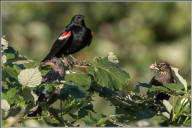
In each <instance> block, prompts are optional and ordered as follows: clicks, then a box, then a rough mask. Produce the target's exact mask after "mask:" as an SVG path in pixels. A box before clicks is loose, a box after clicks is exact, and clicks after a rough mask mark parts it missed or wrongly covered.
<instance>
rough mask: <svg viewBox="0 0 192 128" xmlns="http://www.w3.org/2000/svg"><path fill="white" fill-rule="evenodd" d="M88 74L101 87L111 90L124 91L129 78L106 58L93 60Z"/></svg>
mask: <svg viewBox="0 0 192 128" xmlns="http://www.w3.org/2000/svg"><path fill="white" fill-rule="evenodd" d="M88 72H89V73H90V74H92V75H93V76H94V78H95V80H96V81H97V82H98V83H99V84H100V85H102V86H104V87H108V88H111V89H112V90H124V89H127V88H128V84H129V80H130V76H129V74H128V73H127V72H125V71H123V70H121V69H120V68H119V67H118V66H117V65H115V64H114V63H112V62H110V61H108V59H107V58H95V59H94V60H93V62H92V65H91V66H89V67H88Z"/></svg>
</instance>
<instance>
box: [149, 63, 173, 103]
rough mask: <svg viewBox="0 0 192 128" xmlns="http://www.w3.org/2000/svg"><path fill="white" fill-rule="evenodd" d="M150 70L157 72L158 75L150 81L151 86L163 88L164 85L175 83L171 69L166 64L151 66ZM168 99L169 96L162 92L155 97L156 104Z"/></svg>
mask: <svg viewBox="0 0 192 128" xmlns="http://www.w3.org/2000/svg"><path fill="white" fill-rule="evenodd" d="M150 69H152V70H158V73H157V74H156V75H155V76H154V77H153V78H152V80H151V81H150V84H151V85H157V86H164V87H166V86H165V84H166V83H176V80H175V78H174V77H173V73H172V70H171V67H170V65H169V64H168V63H167V62H162V63H158V64H156V63H155V64H152V65H151V66H150ZM169 98H170V96H169V95H167V94H165V93H163V92H162V93H159V94H158V95H157V96H156V102H159V101H160V100H163V99H166V100H168V99H169Z"/></svg>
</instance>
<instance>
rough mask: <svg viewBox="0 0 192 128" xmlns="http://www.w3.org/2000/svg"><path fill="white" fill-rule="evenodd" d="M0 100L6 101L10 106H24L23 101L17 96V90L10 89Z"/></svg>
mask: <svg viewBox="0 0 192 128" xmlns="http://www.w3.org/2000/svg"><path fill="white" fill-rule="evenodd" d="M2 98H3V99H6V100H7V101H8V103H9V104H10V105H12V104H15V105H22V106H23V105H25V100H24V99H23V97H21V96H20V95H19V90H18V89H16V88H10V89H9V90H8V91H7V92H6V93H3V94H2Z"/></svg>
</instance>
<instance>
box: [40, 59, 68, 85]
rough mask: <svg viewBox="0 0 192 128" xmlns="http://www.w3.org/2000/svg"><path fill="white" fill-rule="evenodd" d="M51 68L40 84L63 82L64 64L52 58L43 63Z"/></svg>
mask: <svg viewBox="0 0 192 128" xmlns="http://www.w3.org/2000/svg"><path fill="white" fill-rule="evenodd" d="M44 64H45V65H49V66H51V67H52V70H51V71H49V72H48V73H47V74H46V75H45V76H44V77H43V79H42V83H45V82H52V81H54V80H59V81H61V80H64V77H65V67H64V63H63V62H62V61H61V60H60V59H59V58H56V57H53V58H52V59H51V60H48V61H46V62H45V63H44Z"/></svg>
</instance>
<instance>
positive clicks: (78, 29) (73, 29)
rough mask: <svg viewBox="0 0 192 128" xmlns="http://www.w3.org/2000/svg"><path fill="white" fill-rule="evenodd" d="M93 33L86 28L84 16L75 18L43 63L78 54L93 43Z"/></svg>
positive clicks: (58, 38) (61, 34)
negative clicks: (53, 58)
mask: <svg viewBox="0 0 192 128" xmlns="http://www.w3.org/2000/svg"><path fill="white" fill-rule="evenodd" d="M92 36H93V32H92V31H91V30H90V29H89V28H87V27H86V25H85V22H84V16H83V15H75V16H73V18H72V20H71V22H70V24H68V25H67V26H66V27H65V28H64V30H63V31H62V32H61V33H60V34H59V36H58V37H57V39H56V41H55V43H54V44H53V46H52V48H51V50H50V52H49V53H48V55H47V56H46V57H45V58H44V59H43V62H45V61H46V60H49V59H51V58H52V57H62V56H63V55H64V56H66V55H71V54H73V53H75V52H78V51H79V50H81V49H82V48H84V47H85V46H89V45H90V43H91V41H92Z"/></svg>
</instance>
